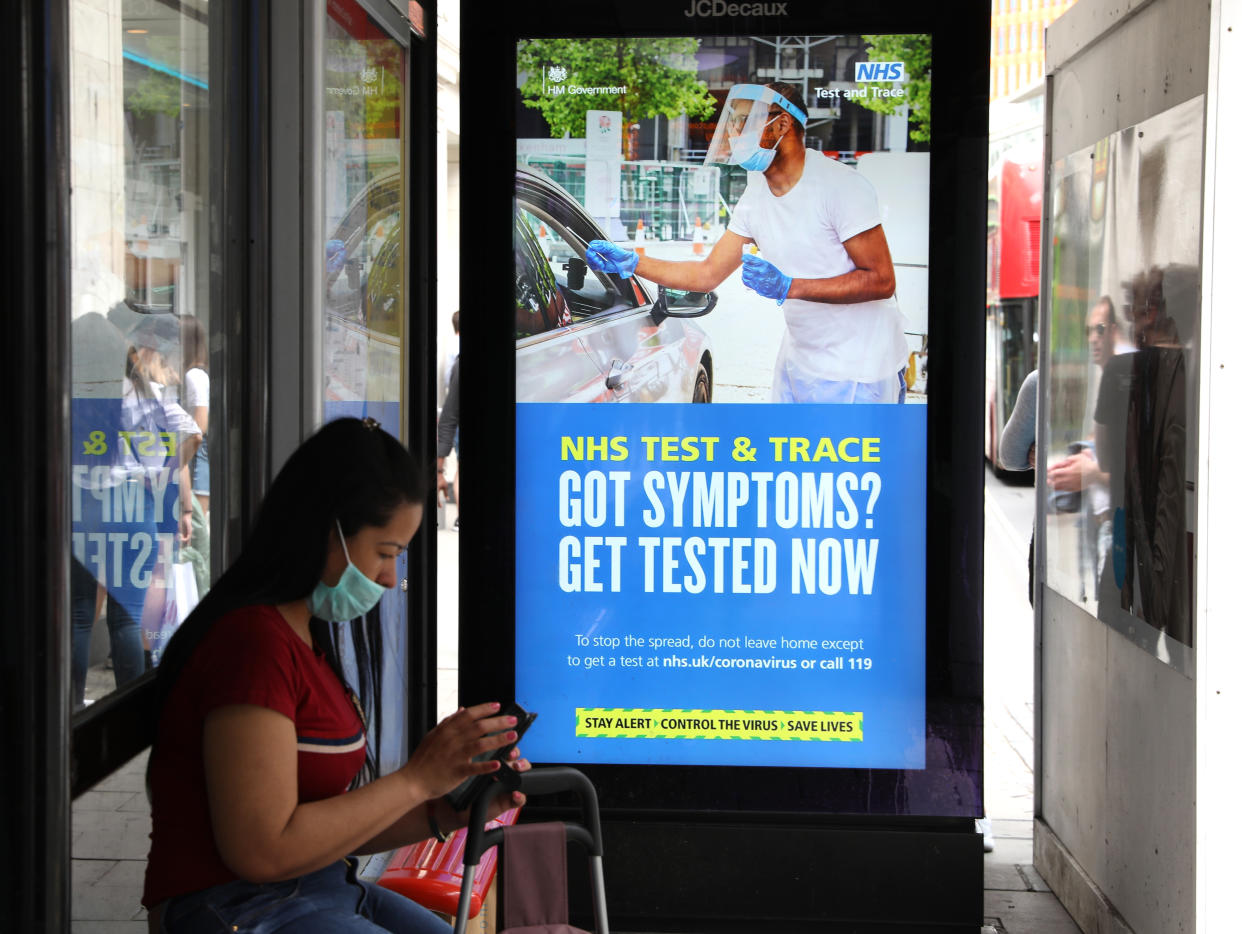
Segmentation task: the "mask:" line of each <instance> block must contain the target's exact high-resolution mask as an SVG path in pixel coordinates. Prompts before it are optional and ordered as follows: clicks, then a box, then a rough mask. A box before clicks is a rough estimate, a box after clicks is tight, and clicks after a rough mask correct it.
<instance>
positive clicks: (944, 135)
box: [459, 0, 989, 930]
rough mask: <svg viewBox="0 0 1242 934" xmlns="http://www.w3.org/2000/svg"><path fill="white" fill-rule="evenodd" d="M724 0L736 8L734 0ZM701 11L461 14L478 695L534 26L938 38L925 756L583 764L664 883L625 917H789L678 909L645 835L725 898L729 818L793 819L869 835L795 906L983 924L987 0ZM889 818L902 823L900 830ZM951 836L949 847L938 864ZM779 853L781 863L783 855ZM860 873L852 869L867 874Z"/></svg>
mask: <svg viewBox="0 0 1242 934" xmlns="http://www.w3.org/2000/svg"><path fill="white" fill-rule="evenodd" d="M717 5H718V6H721V7H722V10H724V11H725V12H726V14H727V13H728V9H729V5H728V4H717ZM700 6H703V4H696V5H693V6H691V7H689V8H686V7H685V6H684V5H681V4H678V5H672V6H670V5H667V4H655V3H629V4H625V5H621V4H615V5H614V4H596V5H592V6H590V7H582V6H579V5H571V4H568V3H560V2H554V3H550V4H545V5H543V6H542V7H541V8H540V9H541V15H540V16H539V18H538V19H537V20H534V19H531V18H528V17H523V15H522V14H521V12H520V11H518V10H516V9H514V8H501V9H498V10H496V11H495V13H494V14H493V15H491V16H489V17H488V19H487V20H486V21H480V22H477V23H470V24H468V25H467V27H466V28H464V29H463V32H462V61H463V66H462V87H461V92H462V97H461V102H462V121H461V123H462V131H461V133H462V137H461V138H462V142H461V159H462V162H461V168H462V176H461V177H462V179H463V183H462V188H461V198H462V201H461V205H462V243H461V256H462V268H461V283H462V289H461V294H462V302H461V305H462V309H461V310H462V320H463V325H462V332H461V347H462V354H463V356H464V357H465V361H466V362H465V368H464V369H463V370H462V373H463V380H462V382H461V393H462V410H463V412H464V415H465V420H466V421H467V424H468V425H477V426H480V427H478V428H470V429H469V431H470V432H471V434H470V435H469V436H468V438H467V440H466V442H465V446H466V451H467V463H469V464H471V465H472V466H471V467H469V468H468V475H469V476H470V477H471V479H470V480H469V481H468V482H469V483H470V484H472V485H473V487H472V488H473V489H475V490H479V491H480V493H479V494H478V495H479V497H480V498H477V499H474V500H473V503H474V504H476V505H467V512H466V525H467V528H466V529H465V530H463V532H462V533H461V541H460V558H461V568H462V570H461V594H460V600H461V603H460V606H461V616H460V619H461V625H460V636H459V639H460V643H459V644H460V659H461V669H460V681H459V687H460V700H461V702H462V703H474V702H478V701H483V700H501V701H504V700H507V699H509V697H510V696H511V695H512V694H513V692H514V689H515V671H514V659H515V657H516V637H515V628H514V620H515V615H516V611H517V606H516V594H515V590H516V584H515V579H514V574H513V570H512V569H513V568H514V566H515V551H516V546H515V536H516V534H517V528H516V525H517V523H516V519H515V507H516V505H517V504H516V494H515V488H516V484H515V480H516V479H517V476H518V473H519V472H520V471H521V470H522V469H523V464H521V463H518V462H517V460H516V456H515V451H516V442H517V438H516V428H515V409H514V404H515V396H516V390H515V383H516V377H517V367H516V363H515V357H514V345H513V338H514V331H513V325H512V323H511V319H510V318H509V317H508V316H507V315H505V316H504V317H503V319H502V320H503V321H504V323H503V324H502V325H500V326H497V323H496V320H495V313H494V309H495V308H496V307H509V306H508V305H507V304H506V303H508V302H511V301H512V300H513V295H512V280H511V278H510V277H509V275H508V274H506V275H499V276H498V275H486V274H481V273H483V270H484V269H485V268H486V264H487V262H488V261H489V259H491V258H493V257H495V256H497V255H499V256H501V257H508V256H509V255H511V254H510V249H509V248H510V244H509V242H508V238H509V236H510V231H511V230H512V220H511V217H510V211H511V209H512V206H513V205H514V186H513V177H512V174H511V173H512V169H511V168H510V167H512V166H513V165H514V164H515V160H516V142H515V138H516V136H517V135H518V133H517V127H516V123H515V118H514V113H515V110H516V107H517V100H516V87H515V81H514V75H515V74H516V69H515V61H516V55H515V44H516V42H517V41H518V40H520V39H523V38H533V37H539V36H546V37H561V38H586V37H599V36H617V35H624V36H633V37H661V36H778V35H822V34H824V33H826V32H829V31H831V32H833V33H841V34H846V35H866V34H897V33H909V34H927V35H930V36H931V37H932V48H933V56H934V62H935V69H936V80H935V82H934V83H933V87H932V91H931V100H932V106H931V109H932V112H933V113H934V115H935V123H934V127H935V128H934V131H933V138H932V145H931V160H930V162H931V167H930V177H931V185H930V233H931V235H930V237H929V241H930V259H929V270H928V277H929V278H928V282H929V285H928V319H929V331H930V336H929V342H928V351H929V357H930V358H931V360H932V361H933V362H932V365H931V366H930V368H929V372H928V376H927V393H928V399H929V404H928V418H927V444H926V448H927V451H926V458H927V459H926V465H925V469H926V512H925V525H924V527H923V528H919V529H916V530H907V532H908V534H914V535H920V534H921V535H922V536H923V537H924V539H925V543H926V546H925V547H926V552H925V553H926V569H925V570H926V600H925V606H926V614H927V625H926V688H925V690H926V701H927V702H926V742H927V748H926V757H925V758H926V767H925V768H923V769H919V770H899V769H864V768H832V769H827V768H772V767H762V766H673V765H667V766H666V765H660V766H646V765H642V766H640V765H616V764H611V765H592V764H579V763H574V762H570V763H568V764H571V765H575V766H579V767H581V769H582V771H584V772H585V773H586V774H587V775H588V776H589V777H590V778H591V779H592V781H593V782H594V783H595V784H596V786H597V788H598V789H599V792H600V799H601V805H602V808H603V812H604V815H605V822H606V825H607V827H610V828H611V830H609V829H606V831H605V833H606V836H609V835H610V834H611V837H610V840H611V843H610V846H612V847H616V848H619V849H620V851H621V852H623V853H625V854H626V855H625V857H624V858H625V859H626V869H625V876H626V878H627V880H628V882H627V887H629V888H633V887H635V886H639V885H644V886H647V888H646V889H645V899H644V897H640V896H638V895H634V896H632V897H630V898H624V899H622V900H621V901H620V902H614V901H613V898H612V895H611V894H610V907H611V908H612V909H613V910H614V913H619V916H620V917H626V916H632V917H635V918H637V917H657V916H658V917H673V916H674V915H677V916H680V917H681V921H680V922H679V923H681V924H682V926H683V928H685V925H686V923H687V922H688V921H689V920H690V919H698V920H700V921H703V922H706V920H707V919H709V918H713V917H714V918H717V919H723V918H730V917H732V918H736V919H738V920H739V922H740V921H741V919H743V918H744V917H746V916H747V915H748V913H749V914H750V916H751V917H755V918H765V919H768V920H769V921H770V920H771V919H772V917H773V915H772V914H771V913H766V914H765V913H764V911H765V910H764V909H761V908H760V907H759V905H758V902H759V899H755V898H754V897H753V896H752V897H748V898H743V899H742V902H744V903H745V904H735V903H733V902H731V901H730V900H729V899H727V898H726V899H716V900H714V901H710V904H709V903H708V902H706V901H705V902H703V903H701V904H700V903H698V902H697V901H696V902H695V904H693V905H692V904H691V903H690V902H689V901H686V900H685V899H684V897H683V898H681V899H680V900H678V899H677V898H676V897H674V896H672V895H670V898H671V899H672V901H671V902H670V904H666V905H664V906H663V909H661V908H660V907H659V905H660V898H659V896H658V894H653V893H658V892H659V891H662V890H663V889H662V888H661V883H659V882H658V876H659V869H658V866H655V865H650V866H648V867H647V870H646V871H644V870H642V869H640V868H636V864H637V862H641V861H642V860H643V859H644V857H642V856H641V855H640V854H641V853H642V852H649V851H652V850H658V851H660V852H662V854H663V856H662V858H661V860H651V862H652V863H653V864H654V863H656V862H662V861H664V859H665V858H676V859H699V858H702V859H706V860H708V862H710V863H711V864H712V866H713V867H714V870H713V871H717V872H718V875H717V876H716V878H717V884H713V885H711V886H709V887H708V888H709V890H710V891H711V892H712V893H713V896H712V898H715V897H716V896H719V895H721V894H722V893H724V892H726V891H727V889H728V888H729V886H730V885H732V884H734V882H733V881H730V880H734V881H736V883H737V884H748V883H743V882H741V881H740V879H738V878H737V877H736V876H735V875H734V874H733V873H734V872H736V871H738V870H734V871H730V870H728V869H727V868H726V867H725V864H726V863H727V862H728V860H727V858H726V857H724V856H723V855H713V854H716V853H718V851H719V850H720V847H719V846H718V837H717V836H716V835H719V834H722V833H723V834H725V835H726V836H727V835H728V834H729V833H731V832H738V833H742V834H747V835H749V836H748V837H747V840H754V841H755V842H758V837H757V836H755V835H760V836H762V835H764V834H767V833H769V832H771V831H775V830H778V829H779V831H780V832H779V833H778V834H777V835H776V836H775V837H773V838H772V839H773V840H782V841H784V842H783V843H781V844H780V845H781V846H782V847H783V848H785V849H787V851H788V853H789V858H790V859H793V860H794V861H795V862H796V860H797V858H798V856H799V854H801V855H803V856H807V855H810V854H814V853H818V854H820V855H821V856H823V854H824V853H825V852H826V851H825V846H827V847H828V851H830V852H837V853H842V854H843V853H847V852H857V853H858V859H859V861H860V862H859V864H858V865H859V867H860V868H859V869H858V872H859V873H860V874H859V876H858V878H857V882H858V884H857V885H852V886H851V887H852V888H853V889H854V894H852V895H850V896H848V897H846V898H844V899H843V900H842V901H839V902H836V903H834V904H832V905H828V904H827V903H825V902H823V901H817V899H816V896H814V895H813V893H807V894H806V895H805V897H799V898H795V899H794V900H793V903H792V905H793V907H791V908H790V911H791V912H792V913H791V914H790V915H789V917H790V918H797V917H801V918H804V919H812V918H813V919H817V920H818V921H823V920H825V919H829V918H834V917H842V918H843V917H851V916H852V917H855V918H858V917H875V918H877V919H887V921H886V922H883V923H891V924H893V925H896V927H894V928H893V929H902V930H909V929H910V927H909V924H910V923H912V922H914V921H915V920H916V917H921V916H915V915H910V914H907V913H906V912H909V911H925V912H930V913H931V914H932V915H936V916H937V917H939V918H940V919H941V922H940V923H946V924H948V925H949V926H948V927H945V928H943V929H945V930H948V929H953V926H954V925H956V924H958V923H962V924H963V925H964V927H963V928H962V929H963V930H966V929H969V927H970V924H971V923H974V924H975V926H976V928H977V924H978V916H977V914H976V912H975V909H976V908H979V907H981V881H980V879H979V878H978V877H979V875H980V874H979V873H977V872H975V869H977V868H979V860H981V850H980V848H979V847H980V844H979V843H978V837H977V836H976V835H975V834H974V825H973V818H974V817H977V816H980V815H981V808H982V800H983V797H982V793H983V791H982V790H983V785H982V782H983V770H982V745H983V716H982V694H983V691H982V688H983V644H982V571H983V560H982V544H983V542H982V534H983V533H982V526H983V521H982V512H983V503H982V483H983V478H982V470H983V463H982V460H981V459H980V458H979V456H978V452H979V450H980V449H981V447H982V429H983V426H982V424H981V421H980V420H979V419H978V418H976V417H975V414H976V413H978V412H979V411H981V407H982V397H983V392H982V389H983V386H982V374H983V331H982V329H981V328H979V327H977V326H976V325H977V317H978V316H977V314H976V313H975V312H976V311H977V309H978V308H980V307H982V306H983V304H984V277H983V269H984V256H985V208H986V159H987V63H988V23H989V10H988V6H987V5H986V4H985V3H982V2H978V3H975V4H972V8H971V9H970V10H969V11H965V12H964V11H961V10H954V11H947V10H942V9H935V8H928V7H927V6H926V5H922V4H916V3H907V2H897V3H891V4H888V5H886V6H885V7H884V8H882V9H876V10H865V11H864V10H860V9H851V10H844V11H835V10H834V11H831V12H825V11H822V10H820V9H817V8H815V7H814V6H813V5H811V4H803V3H799V2H797V0H791V2H789V3H785V4H780V3H776V4H754V5H738V6H739V7H741V6H746V7H747V8H754V9H756V10H757V12H758V13H759V15H756V16H753V17H751V16H740V15H724V16H712V17H708V16H698V15H691V13H692V12H694V11H697V10H698V9H699V7H700ZM707 9H709V10H710V6H709V7H707ZM736 12H737V11H734V13H736ZM497 233H499V235H500V236H501V237H502V238H505V242H504V243H503V245H502V249H501V250H500V251H499V252H497V251H495V250H494V249H493V250H480V249H479V247H480V245H481V243H483V242H486V241H485V240H484V239H483V238H486V237H488V236H494V235H496V234H497ZM506 261H507V260H506ZM472 569H473V570H472ZM519 700H520V698H519ZM534 729H535V730H538V729H539V726H538V725H536V727H535V728H534ZM548 764H551V763H548ZM877 830H883V831H885V834H884V837H883V840H884V842H883V843H881V842H880V841H881V838H880V837H877V836H875V831H877ZM824 834H827V836H824ZM709 839H710V840H713V841H716V842H712V843H709V842H708V840H709ZM765 839H766V838H765ZM826 841H828V842H827V843H826ZM745 845H746V846H747V847H750V846H751V845H752V844H751V843H750V842H747V843H746V844H745ZM839 847H845V848H846V849H839ZM851 848H856V849H853V850H852V849H851ZM932 852H938V853H939V854H940V857H939V859H938V860H937V859H935V858H931V857H930V854H931V853H932ZM673 854H678V855H676V856H675V857H674V856H673ZM631 856H632V857H633V859H631V858H630V857H631ZM851 859H853V856H851ZM773 865H774V866H776V865H783V858H781V859H777V860H774V862H773ZM879 867H887V868H891V869H892V870H893V874H892V875H889V874H888V873H883V875H888V880H889V882H890V883H891V882H892V880H893V879H894V878H905V879H911V880H912V877H917V878H918V881H917V882H915V881H913V880H912V881H910V882H909V883H902V884H903V885H905V886H907V887H906V889H905V890H906V891H909V890H910V889H909V886H917V887H918V888H919V890H920V891H923V892H926V893H932V892H938V893H939V894H938V895H937V897H936V898H934V899H933V900H932V903H931V907H926V908H910V907H909V906H905V907H902V906H895V905H893V904H892V902H893V899H892V898H891V895H892V893H893V891H894V890H893V889H892V888H887V889H885V887H884V886H883V885H879V886H878V887H877V885H876V884H875V883H871V884H865V883H864V879H865V877H866V873H867V872H869V871H871V870H873V869H877V868H879ZM850 875H851V879H853V871H851V874H850ZM652 884H655V888H654V889H653V888H652V887H651V885H652ZM669 885H671V883H663V886H664V888H668V886H669ZM806 887H807V888H812V887H813V886H806ZM611 888H612V885H611V884H610V889H611ZM668 891H669V892H670V893H671V892H672V891H673V890H672V889H671V888H669V889H668ZM683 896H684V890H683ZM644 900H645V901H646V904H643V902H644ZM673 905H675V906H676V907H675V908H673V907H672V906H673ZM748 906H749V907H748ZM972 915H974V917H973V918H972V917H971V916H972ZM929 916H930V915H929ZM615 922H616V918H614V923H615ZM877 923H880V924H881V926H879V927H874V928H868V929H869V930H870V929H874V930H882V929H884V927H883V923H881V922H877ZM717 927H719V925H717ZM685 929H690V928H685ZM772 929H775V928H772ZM821 929H827V928H821Z"/></svg>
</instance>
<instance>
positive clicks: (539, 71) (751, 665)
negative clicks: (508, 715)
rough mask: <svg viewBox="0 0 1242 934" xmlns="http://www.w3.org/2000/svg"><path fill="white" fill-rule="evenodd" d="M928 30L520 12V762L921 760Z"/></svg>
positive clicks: (911, 763)
mask: <svg viewBox="0 0 1242 934" xmlns="http://www.w3.org/2000/svg"><path fill="white" fill-rule="evenodd" d="M686 16H687V17H689V16H690V13H687V14H686ZM931 53H932V42H931V36H930V35H928V34H923V33H900V34H899V33H887V34H866V33H858V34H839V33H829V32H826V31H825V32H823V33H822V34H817V35H812V34H803V33H798V34H796V35H795V34H793V33H792V32H791V33H790V34H779V33H776V34H773V33H763V34H755V35H746V34H742V33H740V32H734V33H731V34H729V35H720V36H710V35H696V36H684V37H658V38H657V37H649V36H640V37H618V36H610V37H599V38H592V37H575V38H572V39H570V38H566V39H555V38H552V39H549V38H520V37H519V38H517V39H516V45H515V48H514V55H515V59H514V60H515V63H516V74H515V75H513V77H512V80H513V81H514V86H515V88H516V96H515V100H516V112H515V113H514V114H513V121H514V126H515V128H516V130H515V132H516V156H517V159H516V165H515V169H514V187H513V219H512V225H513V226H512V234H513V255H514V268H513V295H514V309H515V310H514V320H513V331H514V373H515V385H514V393H515V399H516V411H515V416H514V417H515V426H514V431H515V464H516V469H515V471H514V478H513V483H514V487H515V489H514V503H515V516H514V530H515V531H514V599H515V620H514V640H515V641H514V644H515V652H516V656H515V693H516V697H517V699H518V700H519V701H520V702H521V703H522V704H523V705H524V706H526V707H527V708H528V709H530V710H535V711H538V712H539V723H538V727H537V729H534V730H532V731H531V732H530V733H529V734H528V735H527V737H526V738H525V740H524V742H523V751H524V753H525V754H527V755H528V756H529V757H530V758H531V759H532V760H538V761H545V762H568V763H598V764H624V765H664V766H771V767H791V766H792V767H820V768H822V767H828V768H852V769H899V770H920V769H924V768H925V767H926V766H927V764H928V763H927V754H928V753H927V750H928V742H927V738H928V711H927V706H928V702H927V667H928V665H927V619H928V612H927V587H928V582H927V567H928V554H927V548H928V545H927V536H926V528H927V523H928V513H927V500H928V471H927V468H926V464H927V460H928V443H929V441H928V434H929V422H928V412H929V405H928V403H929V401H931V400H932V396H933V394H934V391H935V390H934V388H929V386H928V380H927V375H928V370H929V352H928V348H929V339H930V336H931V335H930V333H929V332H930V330H931V329H930V326H929V317H930V316H929V311H928V308H929V270H930V266H931V263H930V260H929V252H930V251H929V240H930V237H929V230H930V210H929V204H930V200H931V190H930V189H931V169H930V167H931V158H932V152H933V149H934V145H935V138H934V136H933V131H932V112H931V100H932V94H931Z"/></svg>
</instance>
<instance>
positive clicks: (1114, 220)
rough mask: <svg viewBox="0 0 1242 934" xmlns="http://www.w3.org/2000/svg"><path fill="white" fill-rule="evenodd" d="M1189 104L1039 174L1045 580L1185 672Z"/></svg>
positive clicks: (1190, 557)
mask: <svg viewBox="0 0 1242 934" xmlns="http://www.w3.org/2000/svg"><path fill="white" fill-rule="evenodd" d="M1202 137H1203V100H1202V98H1197V99H1195V100H1192V101H1189V102H1187V103H1185V104H1182V105H1180V106H1178V107H1175V108H1173V109H1171V110H1168V111H1166V112H1165V113H1163V114H1160V115H1159V116H1156V117H1153V118H1152V119H1150V120H1148V121H1146V122H1145V123H1141V124H1138V125H1137V126H1133V127H1130V128H1128V129H1125V130H1122V131H1120V132H1118V133H1113V134H1112V135H1111V136H1109V137H1108V138H1106V139H1103V140H1100V141H1099V142H1098V143H1096V145H1095V146H1093V147H1091V148H1089V149H1084V150H1082V151H1080V152H1076V153H1073V154H1071V155H1070V156H1067V157H1066V158H1064V159H1062V160H1060V161H1059V162H1057V163H1056V164H1055V165H1054V167H1053V178H1052V194H1053V205H1052V223H1053V237H1052V241H1051V242H1052V254H1051V263H1050V267H1051V277H1050V288H1049V327H1048V332H1049V341H1050V343H1049V365H1048V367H1047V369H1046V370H1045V372H1047V373H1048V379H1049V386H1048V387H1047V400H1048V405H1047V406H1046V408H1045V413H1044V418H1045V421H1046V423H1047V428H1048V486H1049V500H1048V509H1047V523H1046V525H1047V537H1048V549H1047V582H1048V585H1049V586H1050V587H1052V588H1053V589H1054V590H1056V591H1057V592H1058V593H1061V594H1062V595H1064V596H1065V597H1067V598H1069V599H1071V600H1075V601H1077V602H1078V603H1079V604H1080V605H1082V606H1083V607H1084V608H1085V609H1087V610H1088V612H1092V613H1095V614H1097V615H1098V616H1099V618H1100V619H1101V620H1103V621H1104V622H1106V623H1108V624H1110V625H1111V626H1113V627H1114V628H1116V629H1118V630H1119V631H1121V632H1123V633H1125V634H1126V635H1128V636H1129V637H1130V638H1132V639H1134V640H1135V641H1136V642H1138V643H1139V644H1140V645H1142V646H1144V647H1145V648H1147V649H1148V650H1149V651H1151V652H1153V653H1154V654H1155V655H1156V656H1157V657H1159V658H1161V659H1162V660H1164V661H1167V662H1169V663H1170V664H1172V665H1174V666H1175V667H1177V668H1179V669H1180V670H1182V671H1185V672H1187V673H1189V670H1190V660H1191V656H1190V654H1189V653H1188V652H1187V651H1186V650H1187V649H1189V648H1190V647H1191V645H1192V638H1191V631H1192V620H1193V618H1194V614H1193V607H1194V584H1193V581H1194V578H1193V571H1194V517H1195V509H1196V507H1195V494H1194V490H1195V470H1196V464H1197V456H1198V455H1197V446H1198V393H1197V386H1198V354H1197V352H1196V348H1197V346H1198V334H1199V238H1200V218H1199V188H1200V183H1201V179H1202V158H1203V143H1202Z"/></svg>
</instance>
